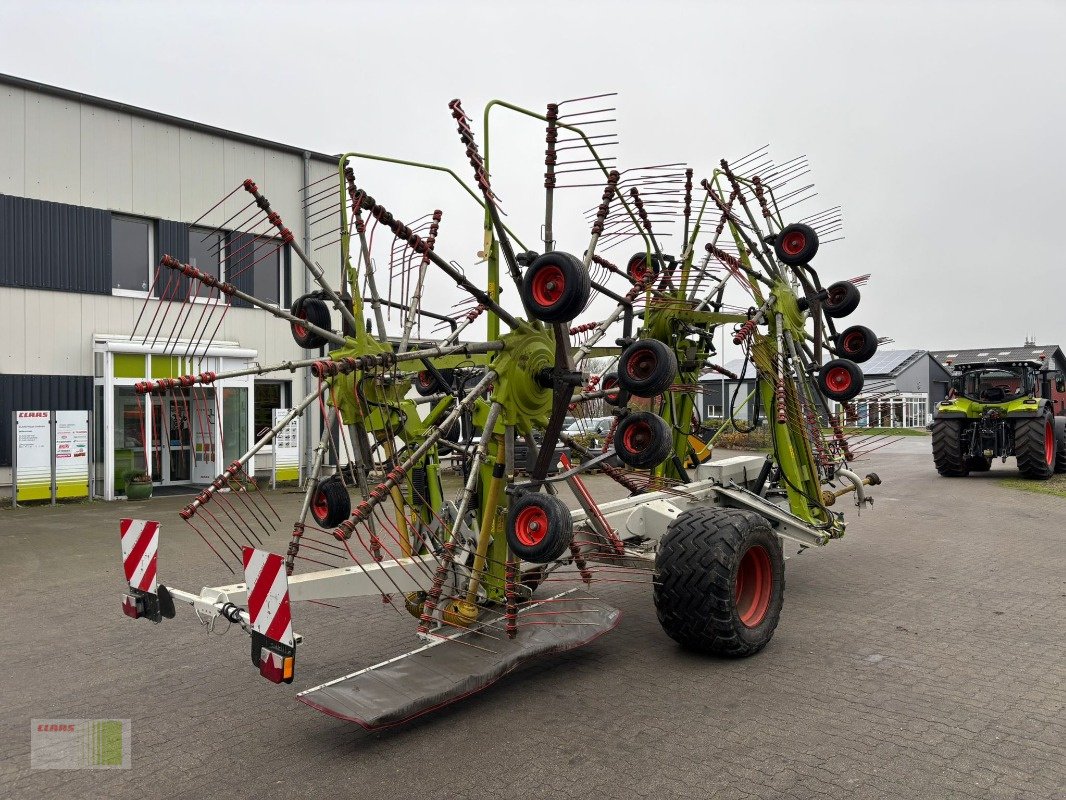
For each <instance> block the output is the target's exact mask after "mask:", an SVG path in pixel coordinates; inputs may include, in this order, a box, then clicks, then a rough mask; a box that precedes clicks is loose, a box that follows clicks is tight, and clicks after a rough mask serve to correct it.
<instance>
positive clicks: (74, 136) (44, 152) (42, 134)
mask: <svg viewBox="0 0 1066 800" xmlns="http://www.w3.org/2000/svg"><path fill="white" fill-rule="evenodd" d="M80 183H81V109H80V107H79V104H78V103H75V102H73V101H70V100H60V99H58V98H54V97H49V96H48V95H43V94H32V93H28V94H27V95H26V185H25V194H24V196H25V197H33V198H36V199H38V200H52V201H55V202H58V203H73V204H75V205H76V204H77V203H78V202H79V200H80V198H81V186H80Z"/></svg>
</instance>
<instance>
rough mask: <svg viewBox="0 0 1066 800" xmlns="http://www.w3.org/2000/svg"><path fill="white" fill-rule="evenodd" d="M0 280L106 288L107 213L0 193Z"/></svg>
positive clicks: (78, 288) (36, 286) (68, 287)
mask: <svg viewBox="0 0 1066 800" xmlns="http://www.w3.org/2000/svg"><path fill="white" fill-rule="evenodd" d="M0 286H16V287H19V288H23V289H52V290H55V291H61V292H84V293H90V294H110V293H111V213H110V212H108V211H102V210H100V209H96V208H82V207H79V206H72V205H67V204H65V203H51V202H47V201H45V200H31V199H29V198H25V197H11V196H10V195H0Z"/></svg>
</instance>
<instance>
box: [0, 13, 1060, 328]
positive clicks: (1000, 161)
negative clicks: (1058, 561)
mask: <svg viewBox="0 0 1066 800" xmlns="http://www.w3.org/2000/svg"><path fill="white" fill-rule="evenodd" d="M0 9H2V10H3V19H2V20H0V71H3V72H6V73H9V74H13V75H17V76H20V77H24V78H29V79H32V80H37V81H42V82H45V83H50V84H55V85H59V86H63V87H66V88H70V89H74V90H78V91H83V92H87V93H90V94H95V95H100V96H103V97H107V98H111V99H114V100H119V101H122V102H126V103H131V104H134V105H139V106H144V107H147V108H151V109H155V110H158V111H162V112H165V113H169V114H174V115H177V116H181V117H186V118H190V119H193V120H197V121H201V122H205V123H208V124H212V125H218V126H220V127H224V128H229V129H233V130H237V131H242V132H246V133H250V134H253V135H257V136H261V137H263V138H267V139H275V140H279V141H282V142H286V143H291V144H294V145H297V146H301V147H306V148H309V149H314V150H319V151H324V152H328V153H334V152H340V151H348V150H360V151H368V152H375V153H381V154H384V155H391V156H396V157H401V158H410V159H415V160H424V161H432V162H440V163H445V164H448V165H450V166H452V167H453V168H455V169H456V171H458V172H459V173H460V174H461V175H463V177H464V178H465V177H467V176H468V174H469V167H468V166H467V165H466V163H465V159H464V158H463V154H462V150H461V147H460V145H459V142H458V137H457V136H456V133H455V129H454V126H453V124H452V121H451V119H450V117H449V114H448V109H447V103H448V101H449V100H450V99H452V98H453V97H460V98H462V100H463V103H464V106H465V107H466V109H467V110H468V111H469V112H470V113H471V115H472V116H475V118H476V119H477V128H478V129H479V134H480V114H481V108H482V107H483V106H484V103H485V102H486V101H487V100H489V99H491V98H494V97H497V98H502V99H507V100H510V101H512V102H515V103H517V104H519V105H525V106H528V107H530V108H533V109H535V110H538V111H543V108H544V104H545V103H546V102H549V101H553V100H559V99H563V98H567V97H574V96H579V95H585V94H591V93H596V92H602V91H618V92H619V93H620V94H619V97H618V98H617V102H616V104H617V106H618V120H619V122H618V131H619V133H620V137H621V141H622V146H620V147H618V148H615V151H616V152H615V154H616V155H618V156H619V158H620V164H622V165H623V166H625V165H639V164H648V163H661V162H666V161H686V162H688V163H689V164H690V165H691V166H693V167H694V168H695V169H696V173H697V179H698V178H699V177H701V176H703V175H707V174H709V172H710V170H711V168H712V167H713V165H714V164H715V163H717V161H718V159H719V158H722V157H723V156H724V157H736V156H739V155H741V154H744V153H746V152H748V151H750V150H752V149H754V148H755V147H758V146H760V145H763V144H767V143H768V144H770V145H771V147H772V152H773V153H774V154H775V156H776V157H777V158H778V160H785V159H787V158H789V157H791V156H794V155H798V154H806V155H807V156H808V157H809V159H810V162H811V166H812V169H813V175H812V177H813V179H814V181H815V182H816V184H817V188H818V190H819V197H818V198H817V199H816V200H815V201H814V202H812V203H811V204H810V205H809V206H808V207H806V208H804V209H803V210H802V214H807V213H813V212H814V211H817V210H819V209H820V208H824V207H828V206H832V205H838V204H839V205H842V206H843V207H844V213H845V230H844V233H845V235H846V239H845V240H844V241H842V242H838V243H834V244H832V245H829V246H827V247H826V248H824V250H823V252H822V253H820V254H819V256H818V258H817V259H816V260H815V264H814V265H815V266H816V267H817V268H818V269H819V271H820V273H821V275H822V278H823V281H826V282H828V281H832V280H837V279H841V278H846V277H851V276H853V275H858V274H861V273H866V272H869V273H872V275H873V278H872V279H871V281H870V283H869V285H868V286H867V287H864V289H863V298H862V303H861V305H860V307H859V310H858V312H856V314H855V315H854V316H853V317H852V318H851V320H854V321H856V322H861V323H862V324H866V325H868V326H869V327H871V328H873V329H874V330H875V331H876V333H877V334H878V335H879V336H889V337H892V338H893V339H895V341H896V343H897V345H896V346H907V347H921V348H927V349H938V348H942V347H967V346H974V347H980V346H986V345H1004V346H1005V345H1020V344H1021V343H1022V341H1023V337H1025V335H1026V334H1031V335H1034V336H1035V337H1036V339H1037V340H1038V341H1039V342H1041V343H1052V342H1053V343H1059V344H1062V343H1066V314H1064V313H1063V308H1064V303H1066V274H1064V271H1063V253H1064V251H1066V226H1064V225H1063V223H1062V219H1063V203H1062V200H1061V197H1062V191H1063V187H1062V185H1061V184H1062V181H1063V178H1064V176H1066V144H1064V142H1066V124H1064V123H1066V47H1064V45H1066V2H1063V1H1062V0H1058V1H1055V0H1048V1H1047V2H1021V1H1017V2H999V3H995V2H943V1H942V2H935V1H934V0H927V1H926V2H913V3H911V2H881V3H873V2H861V3H860V2H850V3H849V2H800V1H798V0H797V1H794V2H785V3H774V2H760V3H739V2H732V3H715V2H702V3H697V2H693V3H682V2H663V1H662V0H660V1H659V2H654V3H653V2H639V3H632V2H617V1H616V2H610V3H591V2H580V1H579V0H568V2H561V3H560V2H549V1H546V0H538V2H525V3H505V2H496V3H491V2H486V3H479V2H464V1H463V0H451V1H450V2H435V3H430V2H425V3H421V2H418V3H416V2H407V3H405V2H398V1H396V2H380V1H379V2H366V3H343V4H342V3H325V2H318V3H315V2H301V3H270V2H255V3H238V2H224V1H223V0H215V2H211V3H201V2H189V1H188V0H187V1H186V2H182V3H166V4H164V3H147V2H137V3H134V2H128V3H120V2H77V3H75V2H71V3H61V2H23V3H15V2H8V1H6V0H5V1H4V2H0ZM492 134H493V143H494V146H493V157H494V170H493V175H494V182H495V183H496V187H497V191H498V193H499V194H500V196H501V197H502V199H503V201H504V204H505V208H506V210H507V212H508V213H509V215H510V222H511V224H512V225H513V226H515V227H516V229H517V231H518V233H519V235H520V236H522V238H523V239H525V240H526V242H527V244H530V245H531V246H534V247H535V246H536V244H537V239H538V237H539V227H540V223H541V221H542V214H543V212H542V209H541V206H540V205H539V204H540V203H542V199H541V189H540V188H539V187H540V183H541V179H540V177H539V176H540V174H541V173H542V171H543V128H542V126H540V125H531V124H529V123H527V122H525V121H520V120H511V119H508V118H507V117H505V116H504V115H502V114H501V115H499V117H494V119H493V129H492ZM497 148H498V149H497ZM360 177H361V179H362V180H363V182H364V183H365V185H366V187H367V188H368V189H369V191H370V192H371V193H372V194H374V195H375V196H376V197H377V198H378V199H379V200H381V201H382V202H383V203H385V204H386V205H387V206H389V207H390V210H394V211H395V213H396V214H397V216H401V217H404V216H406V217H414V216H418V215H420V214H423V213H427V212H428V211H430V210H431V209H432V208H433V207H440V208H442V209H444V211H445V220H444V222H443V224H442V228H441V235H440V238H439V249H440V250H441V252H442V253H443V254H445V255H446V256H447V257H448V258H449V259H456V260H458V261H459V262H460V263H462V264H463V265H464V266H465V267H466V268H467V271H468V273H470V274H471V275H472V276H478V275H480V274H482V273H481V272H480V270H483V267H477V266H475V262H476V258H475V257H474V253H476V251H477V249H478V248H479V246H480V236H481V232H480V224H479V220H478V218H477V215H476V214H474V213H473V209H472V207H471V206H470V203H469V201H468V200H465V199H463V197H462V196H460V195H459V194H457V193H456V192H455V190H454V188H453V187H452V186H447V185H445V184H444V182H442V181H440V180H438V179H436V178H434V177H427V175H426V174H423V173H419V174H410V173H404V172H403V171H400V170H396V169H393V168H389V169H380V168H373V167H369V166H368V167H366V168H365V169H362V170H360ZM597 195H598V191H596V190H591V194H590V193H588V192H586V193H584V194H581V193H578V192H570V193H569V195H568V196H567V197H566V198H565V199H563V200H562V201H561V204H560V205H561V207H560V209H559V216H558V217H557V220H558V221H557V232H556V235H557V238H558V239H559V246H560V247H561V248H563V249H570V250H572V251H575V252H578V253H580V252H581V251H582V250H583V249H584V247H585V246H586V244H587V229H586V228H585V227H583V226H582V225H581V224H580V223H581V218H580V214H579V212H580V211H581V210H582V209H584V208H586V207H588V206H591V205H594V204H595V203H596V202H597V199H598V198H597ZM802 214H801V215H802ZM630 249H632V248H631V247H629V246H628V245H625V246H622V247H620V248H618V250H615V251H611V253H609V254H608V255H610V256H612V257H613V256H617V258H618V259H621V260H624V259H625V257H626V256H627V255H628V251H629V250H630ZM444 285H445V284H444V283H441V284H440V286H442V287H443V286H444ZM439 291H440V292H442V293H443V294H440V293H435V294H434V295H433V298H432V299H433V303H434V305H433V307H434V308H436V309H438V310H441V309H442V308H444V307H445V306H447V305H448V302H450V299H449V298H445V299H442V297H444V295H450V293H449V291H448V290H447V289H442V290H439ZM734 296H735V297H736V299H737V302H742V297H740V296H739V295H734ZM513 303H514V298H513V296H512V298H511V307H514V305H513Z"/></svg>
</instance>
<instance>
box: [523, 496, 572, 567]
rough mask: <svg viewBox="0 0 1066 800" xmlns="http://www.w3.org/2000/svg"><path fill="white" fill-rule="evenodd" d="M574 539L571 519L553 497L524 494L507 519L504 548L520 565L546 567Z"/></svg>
mask: <svg viewBox="0 0 1066 800" xmlns="http://www.w3.org/2000/svg"><path fill="white" fill-rule="evenodd" d="M573 538H574V519H573V517H571V516H570V510H569V509H568V508H567V507H566V504H565V503H563V501H562V500H560V499H559V498H558V497H556V496H555V495H551V494H543V493H541V492H537V493H530V494H524V495H522V496H521V497H519V498H518V499H517V500H516V501H515V502H514V503H512V504H511V509H510V512H509V513H508V515H507V544H508V545H509V546H510V548H511V551H512V552H513V553H514V554H515V555H516V556H518V557H519V558H521V559H522V560H523V561H529V562H531V563H533V564H546V563H548V562H549V561H555V560H556V559H557V558H559V556H561V555H562V554H563V553H565V552H566V551H567V549H568V548H569V547H570V542H571V541H572V540H573Z"/></svg>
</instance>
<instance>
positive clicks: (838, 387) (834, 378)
mask: <svg viewBox="0 0 1066 800" xmlns="http://www.w3.org/2000/svg"><path fill="white" fill-rule="evenodd" d="M825 385H826V386H828V387H829V388H830V389H831V390H832V391H834V392H846V391H847V390H848V389H850V388H851V373H850V372H849V371H848V370H846V369H845V368H844V367H833V368H832V369H831V370H829V372H827V373H826V375H825Z"/></svg>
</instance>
